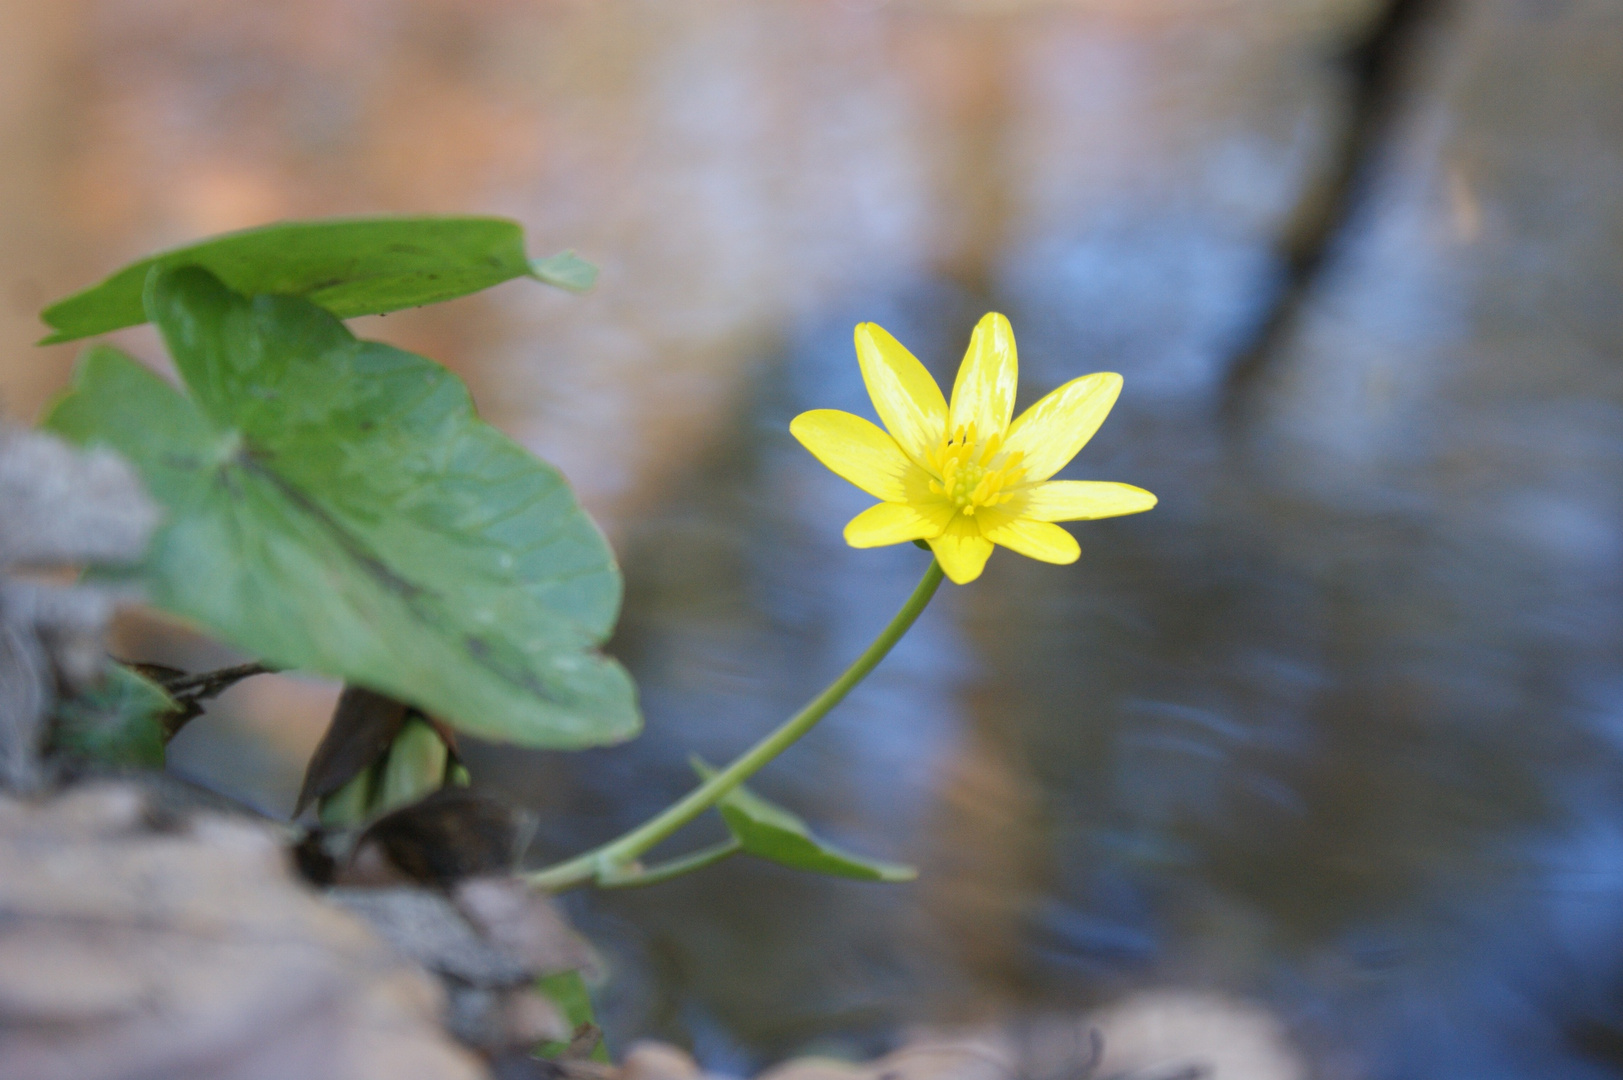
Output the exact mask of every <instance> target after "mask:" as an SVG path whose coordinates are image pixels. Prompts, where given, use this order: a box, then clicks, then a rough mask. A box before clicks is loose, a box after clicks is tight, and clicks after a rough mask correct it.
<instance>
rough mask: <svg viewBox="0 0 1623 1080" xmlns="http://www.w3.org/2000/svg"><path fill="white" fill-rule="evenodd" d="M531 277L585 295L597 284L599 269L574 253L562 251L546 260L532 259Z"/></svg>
mask: <svg viewBox="0 0 1623 1080" xmlns="http://www.w3.org/2000/svg"><path fill="white" fill-rule="evenodd" d="M530 276H531V277H533V278H535V279H536V280H537V281H543V282H545V283H546V284H548V285H553V286H556V287H557V288H560V289H567V290H568V291H570V292H575V293H583V292H587V291H589V290H590V289H591V288H592V286H593V285H596V284H597V267H596V266H594V265H593V264H591V263H589V262H587V261H586V260H585V259H583V258H581V257H580V256H579V255H576V254H575V253H574V252H573V251H562V252H559V253H558V254H557V255H553V256H550V257H548V258H545V259H531V260H530Z"/></svg>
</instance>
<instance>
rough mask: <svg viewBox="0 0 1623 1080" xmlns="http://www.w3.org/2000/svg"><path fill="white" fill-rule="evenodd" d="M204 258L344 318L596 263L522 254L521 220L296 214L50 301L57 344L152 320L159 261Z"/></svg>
mask: <svg viewBox="0 0 1623 1080" xmlns="http://www.w3.org/2000/svg"><path fill="white" fill-rule="evenodd" d="M180 266H201V267H203V268H205V269H207V270H209V271H210V272H212V273H213V274H214V275H215V276H216V277H218V278H219V279H220V280H221V281H223V282H225V283H226V284H227V285H228V286H230V287H231V288H233V289H235V290H236V291H237V292H240V293H243V294H245V295H249V296H252V295H255V294H259V293H271V294H275V295H278V296H302V297H304V298H305V299H307V300H309V301H310V302H311V303H314V304H318V305H320V306H321V307H323V308H325V309H326V310H328V311H330V312H332V313H333V314H334V315H336V316H338V317H339V318H341V319H348V318H350V317H352V316H355V315H374V314H377V313H378V312H382V311H397V310H399V309H400V308H407V307H420V306H421V305H423V304H432V303H436V302H437V301H440V300H450V299H452V298H453V297H457V296H466V295H467V294H468V293H475V292H478V291H479V290H481V289H488V288H490V287H491V286H492V285H500V284H501V283H502V282H504V281H509V280H511V279H512V278H516V277H522V276H525V275H529V276H531V277H534V278H536V279H537V280H539V281H545V282H547V283H548V284H551V285H556V286H558V287H559V288H564V289H572V290H575V291H580V290H582V289H586V288H590V287H591V284H592V281H593V279H595V278H596V276H597V269H596V268H595V267H594V266H592V264H591V263H589V262H586V261H585V260H584V259H581V258H579V257H578V256H576V255H575V254H574V253H573V252H565V253H564V254H562V255H554V256H553V257H552V258H550V259H540V260H536V262H535V263H534V265H533V266H532V264H531V262H530V260H529V259H527V258H526V257H525V254H524V230H523V228H522V227H521V226H519V224H518V223H517V222H514V221H508V220H506V219H504V218H485V217H392V218H355V219H335V220H331V221H290V222H283V223H281V224H278V225H266V226H263V227H262V228H258V229H247V230H244V231H242V232H235V233H227V234H226V235H224V236H217V237H214V238H213V239H211V240H204V241H202V242H201V243H197V244H189V245H187V246H186V247H182V248H176V249H175V250H173V251H166V252H163V253H162V254H159V255H153V256H151V257H150V258H146V259H142V260H141V261H140V262H136V263H131V264H130V265H129V266H126V267H124V269H122V270H120V271H118V272H117V273H116V274H114V275H113V276H112V277H109V278H108V279H107V280H105V281H103V282H102V283H101V284H99V285H93V286H91V287H90V288H88V289H85V290H84V291H83V292H77V293H74V294H73V295H72V296H69V297H67V298H66V299H63V300H59V301H57V302H56V303H54V304H52V305H51V306H50V307H48V308H46V309H45V310H44V311H43V312H42V313H41V314H40V318H41V319H43V320H44V321H45V323H46V324H47V325H48V326H50V327H52V328H53V329H54V330H55V331H56V332H55V333H54V334H52V335H50V336H49V337H47V338H45V339H44V340H43V341H41V342H40V344H41V345H54V344H56V343H58V342H62V341H72V340H74V339H75V338H82V337H89V336H90V335H92V334H103V333H106V332H107V331H109V330H117V329H118V328H119V327H122V326H135V325H137V324H139V323H144V322H146V321H147V314H146V310H145V308H144V307H143V304H142V290H143V289H145V287H146V282H147V275H148V274H150V273H151V271H152V270H153V268H155V267H161V268H165V269H168V268H173V267H180Z"/></svg>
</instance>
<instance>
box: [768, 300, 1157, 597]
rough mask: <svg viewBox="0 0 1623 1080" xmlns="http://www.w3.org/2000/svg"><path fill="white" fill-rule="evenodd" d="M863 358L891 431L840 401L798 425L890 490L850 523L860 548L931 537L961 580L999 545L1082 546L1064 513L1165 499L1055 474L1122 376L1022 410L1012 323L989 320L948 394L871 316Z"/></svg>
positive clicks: (1040, 549) (876, 492)
mask: <svg viewBox="0 0 1623 1080" xmlns="http://www.w3.org/2000/svg"><path fill="white" fill-rule="evenodd" d="M856 338H857V360H858V361H859V362H860V363H861V365H862V379H863V381H864V382H865V383H867V385H868V396H869V397H871V398H873V403H874V408H876V409H877V410H878V411H879V418H880V419H881V420H883V421H884V422H885V427H886V428H888V429H889V431H888V432H886V431H884V430H881V429H880V428H878V427H875V426H874V425H873V424H871V423H869V422H868V421H866V420H864V419H862V417H860V416H853V415H851V414H850V413H847V412H841V411H839V410H838V409H813V410H812V411H811V412H805V413H801V414H800V415H799V416H797V417H795V419H794V422H793V423H791V424H790V425H789V430H790V431H791V432H793V433H794V436H795V438H797V439H799V440H800V442H801V444H802V445H804V446H805V447H806V449H808V450H810V451H811V452H812V453H813V454H815V455H816V456H817V460H819V461H821V462H822V463H823V464H824V465H827V466H828V467H829V468H830V469H833V470H834V471H835V472H836V473H838V474H839V475H840V476H843V477H844V478H845V479H847V480H849V481H851V483H853V484H855V485H856V486H857V487H859V488H861V489H862V490H863V491H866V492H867V493H868V494H870V495H872V496H874V497H875V498H878V499H883V500H884V502H881V503H880V504H879V505H878V506H872V507H869V508H868V509H867V510H864V511H863V512H862V513H860V514H858V515H857V516H856V517H854V518H852V519H851V522H850V523H849V524H848V525H846V527H845V539H846V542H847V543H848V544H850V545H851V546H852V547H878V546H880V545H882V544H900V543H903V542H905V541H908V540H925V541H928V542H929V545H930V548H931V549H932V550H933V551H934V552H935V557H936V559H937V561H939V562H940V563H941V568H942V569H943V570H945V571H946V574H947V576H948V577H949V578H951V579H952V580H953V581H955V582H957V583H958V584H960V585H962V584H964V583H966V582H970V581H974V580H975V579H976V578H978V577H980V576H981V570H982V568H983V567H985V565H986V560H987V558H988V557H990V556H991V554H992V545H993V544H1002V545H1003V546H1004V547H1006V548H1010V549H1011V550H1014V551H1018V552H1019V553H1020V554H1022V555H1029V556H1030V557H1031V558H1033V559H1041V560H1043V561H1044V562H1051V563H1070V562H1075V561H1076V558H1077V556H1078V555H1080V554H1081V549H1080V548H1078V547H1077V544H1076V540H1075V539H1074V538H1073V537H1072V536H1071V534H1070V533H1068V532H1066V531H1065V530H1064V529H1062V528H1060V527H1059V526H1058V525H1055V524H1053V523H1054V522H1056V521H1082V520H1087V519H1091V518H1104V517H1115V516H1116V515H1118V514H1136V513H1138V512H1140V511H1142V510H1148V509H1149V508H1150V507H1152V506H1154V505H1155V496H1154V495H1151V494H1150V493H1149V492H1147V491H1145V490H1143V489H1142V488H1136V487H1133V486H1132V485H1130V484H1111V483H1098V482H1094V481H1084V480H1050V479H1049V477H1051V476H1053V475H1054V474H1055V473H1057V472H1059V470H1060V469H1062V468H1064V467H1065V465H1066V463H1067V462H1069V461H1070V460H1071V458H1073V457H1075V456H1076V452H1077V451H1078V450H1080V449H1082V445H1083V444H1084V443H1086V442H1087V441H1088V440H1089V439H1091V438H1092V437H1093V433H1094V432H1095V431H1097V430H1099V425H1100V424H1102V423H1104V419H1105V416H1106V415H1107V414H1108V413H1109V412H1110V407H1111V406H1112V405H1114V404H1115V403H1116V395H1117V394H1119V393H1120V392H1121V376H1120V375H1115V374H1110V373H1104V372H1101V373H1099V374H1096V375H1084V376H1082V377H1081V378H1079V379H1072V380H1071V381H1070V382H1068V383H1066V384H1065V385H1064V386H1062V387H1060V388H1059V389H1058V390H1055V391H1054V392H1053V393H1051V394H1049V395H1048V396H1047V397H1045V398H1043V399H1042V400H1041V401H1039V402H1037V404H1035V405H1033V406H1032V407H1031V408H1029V409H1027V410H1026V411H1025V412H1023V413H1021V414H1020V417H1019V419H1017V420H1015V421H1014V422H1013V423H1010V422H1009V420H1010V417H1012V416H1013V415H1014V387H1015V376H1016V362H1015V352H1014V331H1013V330H1012V329H1011V328H1010V327H1009V320H1008V319H1005V318H1004V317H1003V316H1002V315H998V314H996V313H993V314H990V315H987V316H986V317H985V318H983V319H982V320H981V321H980V323H979V325H977V326H976V327H975V333H974V334H973V335H972V336H971V337H970V339H969V351H968V352H966V353H965V354H964V362H963V365H962V366H961V367H959V369H958V378H957V381H955V382H954V383H953V386H952V404H951V405H950V406H949V405H948V404H947V401H946V399H945V398H943V397H942V396H941V388H940V387H938V386H937V385H936V382H935V380H934V379H932V378H931V377H930V373H929V372H928V371H926V370H924V365H923V364H921V363H919V362H918V360H917V359H915V358H914V356H913V354H912V353H910V352H908V351H907V350H906V349H905V348H903V347H902V344H901V343H900V342H899V341H897V340H896V339H895V338H893V337H891V336H890V335H889V334H888V333H886V332H885V331H884V330H883V329H881V328H880V327H878V326H875V325H874V324H873V323H863V324H861V325H860V326H858V327H857V331H856Z"/></svg>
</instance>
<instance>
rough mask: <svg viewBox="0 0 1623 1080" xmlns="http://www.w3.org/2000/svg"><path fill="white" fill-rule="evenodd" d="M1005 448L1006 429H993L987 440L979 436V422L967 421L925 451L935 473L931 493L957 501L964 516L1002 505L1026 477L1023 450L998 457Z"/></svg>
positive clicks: (929, 465)
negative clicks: (934, 446)
mask: <svg viewBox="0 0 1623 1080" xmlns="http://www.w3.org/2000/svg"><path fill="white" fill-rule="evenodd" d="M1002 452H1003V432H1001V431H997V432H993V433H992V435H991V436H990V437H989V438H988V439H987V440H986V441H985V442H984V443H983V442H981V441H980V440H979V439H978V438H977V437H976V431H975V425H974V424H972V423H971V424H965V425H961V426H960V427H958V428H956V429H954V430H953V431H951V432H948V433H947V435H946V437H945V438H944V439H942V441H941V444H940V445H939V446H938V447H936V448H935V449H934V450H931V451H929V452H928V453H927V454H926V455H925V462H926V464H927V465H928V467H929V469H930V471H931V472H933V473H934V474H935V476H934V477H933V478H932V479H931V480H930V482H929V486H930V493H931V494H932V495H938V496H941V497H943V498H945V499H947V500H948V501H949V502H951V503H953V504H954V505H955V506H956V507H957V508H958V510H960V511H961V512H962V513H963V514H964V516H966V517H973V516H974V515H975V511H976V510H978V509H980V508H982V507H987V506H1001V505H1003V504H1004V503H1006V502H1008V501H1009V500H1011V499H1013V498H1014V494H1015V493H1014V492H1013V491H1011V490H1009V489H1011V488H1013V487H1014V486H1015V485H1016V484H1019V483H1020V482H1021V480H1023V479H1024V478H1025V475H1026V470H1025V469H1023V468H1021V467H1020V462H1021V461H1023V460H1024V459H1025V454H1024V453H1023V452H1022V451H1019V450H1016V451H1015V452H1013V453H1011V454H1009V455H1008V456H1007V457H1004V458H1003V459H1002V460H1001V461H1000V460H998V459H999V456H1000V455H1001V454H1002Z"/></svg>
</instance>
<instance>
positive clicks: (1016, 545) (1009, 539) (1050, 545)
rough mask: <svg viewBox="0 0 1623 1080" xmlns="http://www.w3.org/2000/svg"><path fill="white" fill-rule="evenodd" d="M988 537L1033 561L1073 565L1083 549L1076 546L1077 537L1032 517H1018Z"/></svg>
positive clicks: (991, 531) (992, 530)
mask: <svg viewBox="0 0 1623 1080" xmlns="http://www.w3.org/2000/svg"><path fill="white" fill-rule="evenodd" d="M986 538H987V539H988V540H991V541H992V542H993V543H996V544H1002V545H1003V546H1004V547H1006V548H1008V549H1010V550H1011V551H1018V552H1019V553H1020V554H1022V555H1025V556H1028V557H1029V558H1033V559H1041V560H1042V561H1043V562H1050V563H1060V564H1064V563H1073V562H1076V559H1077V556H1079V555H1081V554H1082V549H1081V548H1080V547H1078V546H1077V544H1076V537H1074V536H1072V535H1071V534H1070V533H1068V532H1066V531H1065V530H1064V529H1062V528H1060V527H1059V526H1058V525H1050V524H1049V523H1048V522H1046V521H1032V520H1031V519H1030V518H1015V519H1014V520H1013V521H1011V522H1009V523H1007V524H1005V525H999V526H998V527H997V528H995V529H990V530H988V531H987V533H986Z"/></svg>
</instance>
